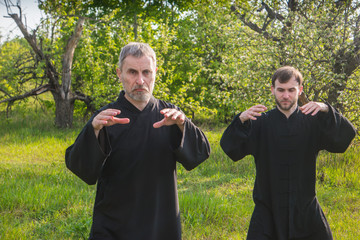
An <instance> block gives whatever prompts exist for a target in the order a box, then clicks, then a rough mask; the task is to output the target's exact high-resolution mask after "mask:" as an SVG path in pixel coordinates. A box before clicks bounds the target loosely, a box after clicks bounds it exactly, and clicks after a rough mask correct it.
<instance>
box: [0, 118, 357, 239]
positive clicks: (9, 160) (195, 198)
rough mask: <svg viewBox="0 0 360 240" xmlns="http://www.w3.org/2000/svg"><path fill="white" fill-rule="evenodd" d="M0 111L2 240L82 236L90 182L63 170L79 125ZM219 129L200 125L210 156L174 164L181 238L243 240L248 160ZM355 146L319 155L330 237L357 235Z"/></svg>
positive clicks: (251, 172) (248, 203)
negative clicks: (236, 155) (193, 164)
mask: <svg viewBox="0 0 360 240" xmlns="http://www.w3.org/2000/svg"><path fill="white" fill-rule="evenodd" d="M3 115H4V114H2V115H1V116H0V143H1V145H0V193H1V195H0V239H46V240H47V239H87V237H88V233H89V231H90V226H91V216H92V207H93V203H94V198H95V186H88V185H86V184H85V183H84V182H82V181H81V180H80V179H78V178H77V177H76V176H74V175H73V174H72V173H71V172H70V171H68V170H67V169H66V167H65V163H64V152H65V149H66V148H67V147H68V146H69V145H70V144H71V143H72V142H73V141H74V140H75V138H76V136H77V134H78V133H79V131H80V129H81V126H82V125H83V123H77V124H76V127H74V128H73V129H70V130H59V129H56V128H55V127H54V126H53V124H52V122H53V116H52V115H51V114H45V113H43V112H41V111H38V112H28V113H23V112H22V113H20V114H19V113H18V114H13V116H12V118H10V119H6V118H5V117H4V116H3ZM222 131H223V128H220V127H219V128H215V129H211V130H210V129H205V132H206V134H207V136H208V138H209V140H210V142H211V145H212V155H211V157H210V159H208V160H207V161H206V162H204V163H203V164H201V165H200V166H199V167H198V168H196V169H194V170H193V171H190V172H188V171H186V170H184V169H183V168H182V167H181V166H179V167H178V190H179V201H180V210H181V217H182V227H183V239H185V240H200V239H208V240H209V239H245V237H246V232H247V228H248V224H249V221H250V217H251V213H252V210H253V207H254V204H253V202H252V187H253V182H254V178H255V169H254V163H253V159H252V158H251V157H247V158H246V159H243V160H241V161H239V162H237V163H234V162H232V161H231V160H230V159H229V158H227V157H226V156H225V155H224V153H223V152H222V150H221V149H220V147H219V144H218V143H219V139H220V137H221V134H222ZM359 157H360V147H359V146H353V147H352V148H351V149H349V150H348V151H347V152H346V153H345V154H329V153H325V152H324V153H321V154H320V156H319V161H318V183H317V192H318V197H319V201H320V204H321V206H322V208H323V210H324V212H325V214H326V217H327V219H328V221H329V223H330V226H331V228H332V231H333V234H334V238H335V239H346V240H349V239H350V240H352V239H360V228H359V226H358V225H359V222H360V191H359V189H360V176H359V174H358V173H359V170H360V160H359Z"/></svg>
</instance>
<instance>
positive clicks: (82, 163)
mask: <svg viewBox="0 0 360 240" xmlns="http://www.w3.org/2000/svg"><path fill="white" fill-rule="evenodd" d="M110 152H111V149H110V143H109V139H108V135H107V132H106V128H103V129H102V130H101V131H100V133H99V137H98V139H97V138H96V136H95V133H94V128H93V127H92V125H91V121H89V122H88V123H87V124H86V125H85V127H84V128H83V130H82V131H81V132H80V134H79V136H78V137H77V139H76V140H75V142H74V144H73V145H71V146H70V147H68V148H67V149H66V153H65V163H66V166H67V168H68V169H69V170H70V171H72V172H73V173H74V174H75V175H76V176H78V177H79V178H80V179H82V180H83V181H84V182H86V183H87V184H89V185H92V184H95V183H96V181H97V179H98V178H99V176H100V173H101V169H102V166H103V164H104V162H105V160H106V158H107V157H108V156H109V155H110Z"/></svg>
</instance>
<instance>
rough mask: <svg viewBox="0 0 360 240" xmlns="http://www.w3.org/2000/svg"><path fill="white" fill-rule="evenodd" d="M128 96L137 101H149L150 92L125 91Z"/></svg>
mask: <svg viewBox="0 0 360 240" xmlns="http://www.w3.org/2000/svg"><path fill="white" fill-rule="evenodd" d="M126 94H128V96H129V97H130V98H131V99H133V100H134V101H137V102H147V101H149V99H150V97H151V94H150V93H149V92H146V93H132V92H130V93H126Z"/></svg>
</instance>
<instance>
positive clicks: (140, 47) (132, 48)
mask: <svg viewBox="0 0 360 240" xmlns="http://www.w3.org/2000/svg"><path fill="white" fill-rule="evenodd" d="M129 55H131V56H134V57H137V58H140V57H142V56H147V57H150V58H152V60H153V63H154V64H155V68H156V54H155V52H154V50H153V49H152V48H151V47H150V46H149V44H147V43H139V42H131V43H129V44H127V45H126V46H124V47H123V48H122V49H121V52H120V56H119V63H118V66H119V69H120V70H122V66H123V64H124V60H125V58H126V57H127V56H129Z"/></svg>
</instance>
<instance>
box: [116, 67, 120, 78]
mask: <svg viewBox="0 0 360 240" xmlns="http://www.w3.org/2000/svg"><path fill="white" fill-rule="evenodd" d="M116 75H117V76H118V78H119V80H120V81H121V70H120V68H116Z"/></svg>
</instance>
